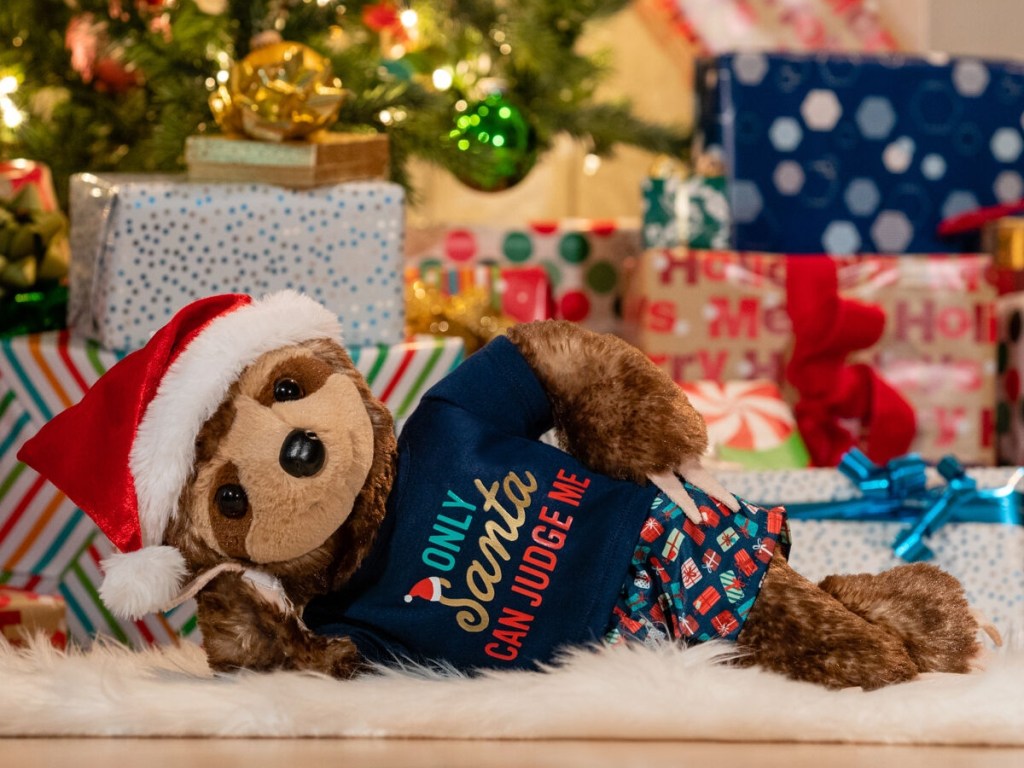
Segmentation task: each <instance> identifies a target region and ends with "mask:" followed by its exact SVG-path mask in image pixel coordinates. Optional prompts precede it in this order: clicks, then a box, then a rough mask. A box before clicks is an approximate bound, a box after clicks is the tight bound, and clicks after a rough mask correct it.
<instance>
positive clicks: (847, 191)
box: [696, 53, 1024, 254]
mask: <svg viewBox="0 0 1024 768" xmlns="http://www.w3.org/2000/svg"><path fill="white" fill-rule="evenodd" d="M696 84H697V91H698V97H697V101H698V111H699V117H698V125H699V131H698V132H699V133H700V134H701V135H702V138H701V140H700V141H699V142H698V145H702V146H704V147H705V148H706V149H711V150H714V151H718V152H720V153H721V156H722V159H723V161H724V162H725V165H726V170H727V178H728V188H729V191H728V195H729V203H730V208H731V215H732V230H731V246H732V247H733V248H736V249H740V250H764V251H780V252H784V253H830V254H851V253H858V252H860V253H938V252H950V251H963V250H973V249H974V248H975V247H976V244H974V243H967V242H964V241H963V240H959V239H954V240H949V239H942V238H940V237H939V236H938V235H937V234H936V229H937V227H938V225H939V222H940V221H942V220H943V219H947V218H950V217H952V216H955V215H957V214H959V213H963V212H964V211H968V210H972V209H975V208H979V207H985V206H991V205H996V204H999V203H1010V202H1015V201H1017V200H1019V199H1021V198H1024V138H1022V135H1021V129H1022V123H1021V113H1022V111H1024V63H1010V62H994V61H982V60H979V59H973V58H948V57H943V58H929V59H924V58H913V57H907V56H898V55H886V56H866V55H838V54H789V53H785V54H764V53H739V54H731V55H723V56H718V57H716V58H714V59H708V60H705V61H703V62H702V63H701V65H700V66H699V67H698V69H697V73H696Z"/></svg>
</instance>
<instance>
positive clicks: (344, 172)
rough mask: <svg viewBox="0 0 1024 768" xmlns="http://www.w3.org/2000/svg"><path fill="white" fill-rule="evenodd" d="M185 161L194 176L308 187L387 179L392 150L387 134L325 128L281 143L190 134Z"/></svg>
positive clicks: (191, 176) (194, 177)
mask: <svg viewBox="0 0 1024 768" xmlns="http://www.w3.org/2000/svg"><path fill="white" fill-rule="evenodd" d="M185 162H186V164H187V165H188V177H189V179H190V180H191V181H234V182H243V183H266V182H267V181H272V182H273V183H274V184H280V185H281V186H284V187H295V188H298V189H302V188H308V187H315V186H319V185H322V184H336V183H338V182H342V181H355V180H357V179H384V178H387V175H388V168H389V163H390V152H389V148H388V137H387V135H386V134H383V133H372V134H356V133H320V134H319V135H318V136H317V138H316V139H315V140H312V141H281V142H277V141H256V140H252V139H245V138H236V137H228V136H189V137H188V139H187V140H186V141H185Z"/></svg>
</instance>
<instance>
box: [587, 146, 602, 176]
mask: <svg viewBox="0 0 1024 768" xmlns="http://www.w3.org/2000/svg"><path fill="white" fill-rule="evenodd" d="M600 168H601V158H600V157H599V156H598V155H595V154H594V153H593V152H588V153H587V154H586V155H585V156H584V158H583V175H584V176H593V175H594V174H596V173H597V172H598V170H599V169H600Z"/></svg>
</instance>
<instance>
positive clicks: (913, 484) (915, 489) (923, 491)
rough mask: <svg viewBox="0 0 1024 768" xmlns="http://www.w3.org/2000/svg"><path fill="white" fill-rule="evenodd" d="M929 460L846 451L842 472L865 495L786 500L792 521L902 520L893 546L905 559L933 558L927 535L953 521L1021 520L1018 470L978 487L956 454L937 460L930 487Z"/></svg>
mask: <svg viewBox="0 0 1024 768" xmlns="http://www.w3.org/2000/svg"><path fill="white" fill-rule="evenodd" d="M927 469H928V464H927V462H925V461H924V459H922V458H921V457H920V456H918V455H917V454H913V453H911V454H907V455H906V456H900V457H898V458H895V459H892V460H891V461H889V462H888V463H886V464H884V465H879V464H875V463H874V462H873V461H871V459H869V458H868V457H867V456H865V455H864V453H863V452H862V451H860V450H859V449H857V448H851V449H850V450H849V451H847V452H846V453H845V454H844V455H843V457H842V459H841V460H840V463H839V471H840V472H842V473H843V475H845V476H846V477H847V478H849V479H850V481H852V482H853V483H854V485H856V486H857V488H858V489H859V490H860V492H861V496H860V497H859V498H855V499H849V500H848V501H828V502H820V503H819V502H814V503H805V504H785V505H784V506H785V507H786V511H787V513H788V515H789V517H790V518H791V519H793V520H860V521H872V520H884V521H903V522H906V523H908V525H907V526H906V527H905V528H903V529H902V530H901V531H900V533H899V535H898V536H897V537H896V540H895V541H894V542H893V551H894V552H895V553H896V555H897V556H898V557H900V558H902V559H903V560H906V561H907V562H917V561H919V560H930V559H931V558H932V557H934V553H933V552H932V550H931V549H929V548H928V546H927V544H925V539H926V538H927V537H929V536H931V535H932V534H934V533H935V532H936V531H937V530H939V529H940V528H941V527H942V526H944V525H946V523H949V522H958V523H1002V524H1006V525H1019V524H1020V523H1021V505H1020V494H1019V492H1018V491H1017V484H1018V483H1019V482H1020V480H1021V479H1022V478H1024V469H1018V470H1017V471H1016V472H1015V473H1014V474H1013V475H1012V477H1011V478H1010V480H1009V481H1008V482H1007V483H1006V484H1005V485H1003V486H1000V487H998V488H979V487H978V483H977V481H976V480H974V478H972V477H970V476H969V475H968V474H967V472H966V471H965V470H964V468H963V465H961V464H960V462H959V461H957V459H956V458H955V457H953V456H946V457H944V458H943V459H942V460H941V461H940V462H939V463H938V464H937V465H936V469H937V470H938V473H939V475H940V476H941V477H942V478H943V480H945V484H944V485H939V486H934V487H931V488H929V487H928V475H927Z"/></svg>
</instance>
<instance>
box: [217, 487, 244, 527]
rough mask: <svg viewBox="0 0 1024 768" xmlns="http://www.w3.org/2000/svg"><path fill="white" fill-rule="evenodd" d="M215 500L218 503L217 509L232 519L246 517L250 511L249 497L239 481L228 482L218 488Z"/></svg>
mask: <svg viewBox="0 0 1024 768" xmlns="http://www.w3.org/2000/svg"><path fill="white" fill-rule="evenodd" d="M213 500H214V501H215V502H216V504H217V511H218V512H220V513H221V514H222V515H224V517H226V518H228V519H230V520H238V519H239V518H241V517H245V513H246V512H248V511H249V497H248V496H246V495H245V489H244V488H243V487H242V486H240V485H238V484H237V483H227V484H225V485H222V486H221V487H220V488H218V489H217V493H216V494H215V495H214V497H213Z"/></svg>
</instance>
